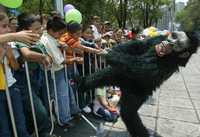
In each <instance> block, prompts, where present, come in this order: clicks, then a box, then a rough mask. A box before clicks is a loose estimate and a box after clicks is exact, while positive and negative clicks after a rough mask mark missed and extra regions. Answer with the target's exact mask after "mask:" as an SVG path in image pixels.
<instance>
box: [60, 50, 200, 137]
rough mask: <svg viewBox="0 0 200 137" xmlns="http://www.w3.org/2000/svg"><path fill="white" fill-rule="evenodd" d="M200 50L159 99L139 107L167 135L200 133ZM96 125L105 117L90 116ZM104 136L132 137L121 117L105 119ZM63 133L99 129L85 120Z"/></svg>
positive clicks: (85, 136)
mask: <svg viewBox="0 0 200 137" xmlns="http://www.w3.org/2000/svg"><path fill="white" fill-rule="evenodd" d="M199 81H200V52H199V53H198V54H196V55H194V56H193V57H192V59H191V60H190V62H189V63H188V65H187V67H186V68H181V69H180V72H177V73H176V74H174V75H173V76H172V77H171V78H170V79H169V80H168V81H166V82H165V83H164V84H163V85H162V86H161V87H160V89H158V90H157V91H156V92H155V94H154V97H153V98H154V99H155V101H154V102H153V105H152V103H151V104H145V105H143V107H142V108H141V109H140V110H139V113H140V115H141V117H142V120H143V122H144V124H145V125H146V126H147V127H148V128H151V129H153V130H155V131H157V132H158V133H159V134H160V135H162V136H163V137H200V84H199ZM90 120H92V121H93V123H95V124H96V125H98V124H99V123H100V122H101V121H99V120H95V119H93V118H90ZM104 128H105V131H104V133H103V134H102V135H101V136H102V137H128V133H127V132H126V128H125V126H124V124H123V122H122V121H121V119H119V121H118V122H117V123H114V124H113V123H104ZM57 133H58V134H59V135H61V136H62V137H95V135H96V134H95V132H94V131H93V130H92V129H91V128H90V127H89V126H88V124H86V123H85V122H84V121H83V120H81V122H80V123H79V124H77V125H76V127H74V128H72V129H70V130H69V131H66V132H64V131H63V130H62V129H57Z"/></svg>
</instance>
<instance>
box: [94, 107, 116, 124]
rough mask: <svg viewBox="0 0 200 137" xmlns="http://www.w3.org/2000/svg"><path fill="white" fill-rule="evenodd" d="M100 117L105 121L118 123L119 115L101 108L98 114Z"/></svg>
mask: <svg viewBox="0 0 200 137" xmlns="http://www.w3.org/2000/svg"><path fill="white" fill-rule="evenodd" d="M96 113H97V114H98V115H99V116H100V117H102V118H103V119H104V120H106V121H109V122H115V121H117V118H118V114H116V113H114V112H110V111H109V110H107V109H104V108H99V109H98V110H97V112H96Z"/></svg>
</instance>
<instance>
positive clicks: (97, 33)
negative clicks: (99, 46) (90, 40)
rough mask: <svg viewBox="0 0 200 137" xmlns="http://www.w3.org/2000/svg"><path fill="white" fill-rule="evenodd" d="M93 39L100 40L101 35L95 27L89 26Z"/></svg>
mask: <svg viewBox="0 0 200 137" xmlns="http://www.w3.org/2000/svg"><path fill="white" fill-rule="evenodd" d="M91 27H92V31H93V36H94V39H99V38H101V34H100V33H99V32H98V30H97V27H96V26H95V25H91Z"/></svg>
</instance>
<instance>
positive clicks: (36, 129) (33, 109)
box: [24, 61, 39, 137]
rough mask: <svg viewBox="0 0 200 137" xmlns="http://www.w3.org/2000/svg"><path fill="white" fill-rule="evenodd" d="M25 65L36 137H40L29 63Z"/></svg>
mask: <svg viewBox="0 0 200 137" xmlns="http://www.w3.org/2000/svg"><path fill="white" fill-rule="evenodd" d="M24 64H25V70H26V78H27V84H28V91H29V97H30V102H31V110H32V115H33V122H34V128H35V134H36V137H39V134H38V127H37V121H36V115H35V108H34V103H33V95H32V89H31V82H30V76H29V70H28V63H27V61H25V63H24Z"/></svg>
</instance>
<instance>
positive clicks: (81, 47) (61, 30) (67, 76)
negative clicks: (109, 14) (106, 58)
mask: <svg viewBox="0 0 200 137" xmlns="http://www.w3.org/2000/svg"><path fill="white" fill-rule="evenodd" d="M44 17H45V18H44V19H45V20H44V21H43V24H42V23H41V17H40V16H38V15H33V14H27V13H22V14H21V15H19V16H18V17H10V18H8V16H7V15H6V13H4V12H0V37H3V38H4V37H5V39H4V41H3V40H0V44H1V46H0V60H1V63H0V114H1V120H0V136H1V137H11V136H13V135H12V134H13V133H12V128H11V124H10V118H9V111H8V107H7V101H6V100H7V99H6V94H5V90H6V86H5V85H7V86H8V88H9V91H10V95H11V101H12V107H13V110H14V117H15V122H16V125H17V132H18V135H19V137H29V136H30V135H31V134H33V133H34V130H33V129H34V128H33V127H34V126H33V125H34V122H33V118H32V109H31V102H30V97H29V91H30V90H31V93H32V99H33V106H34V110H35V115H36V121H37V127H38V132H39V136H40V137H53V136H55V135H50V134H49V133H50V130H51V121H50V120H49V111H51V110H52V109H50V108H49V101H48V97H47V87H46V83H47V82H48V83H49V87H50V88H49V89H50V97H51V98H52V99H54V100H56V102H54V104H53V105H54V108H53V110H54V111H55V115H56V117H57V122H58V125H59V126H61V127H64V128H66V127H67V128H69V127H71V126H74V123H73V122H72V120H73V119H75V118H79V114H80V113H81V110H82V109H83V108H84V106H86V105H87V104H88V103H92V104H93V107H92V108H91V109H92V110H93V112H94V114H95V115H96V116H98V117H100V118H103V119H104V120H106V121H110V122H114V121H116V120H117V118H118V116H119V109H118V106H117V103H118V101H119V97H120V90H119V89H117V91H116V87H114V88H113V87H101V88H98V89H94V94H93V95H94V97H93V99H94V100H93V101H92V102H91V101H85V102H84V101H83V100H85V97H83V96H84V95H81V94H82V93H78V91H77V88H76V83H74V78H75V77H76V76H77V75H83V74H84V75H88V74H89V73H91V72H92V71H95V69H97V68H100V67H99V66H100V64H101V62H97V65H96V64H95V63H94V62H95V61H94V54H96V55H100V54H102V53H104V52H105V51H104V49H105V48H112V47H113V46H115V45H117V44H120V43H123V42H126V41H127V40H128V34H125V32H124V31H123V30H122V29H113V28H112V26H111V23H110V22H109V21H105V22H104V23H101V20H100V18H99V17H98V16H94V17H92V19H91V24H90V23H88V25H84V27H82V26H81V25H80V24H78V23H76V22H73V21H71V22H69V23H67V24H66V23H65V22H64V20H63V19H62V18H61V17H60V16H59V15H51V16H49V17H48V19H47V17H46V16H44ZM10 32H12V33H15V35H14V36H15V37H14V38H10V39H9V40H6V38H7V37H6V36H4V35H7V34H8V35H11V34H12V33H10ZM30 32H31V33H30ZM29 33H30V34H29ZM32 33H35V34H37V35H39V40H38V41H37V42H35V36H34V34H32ZM12 37H13V36H12ZM29 38H32V39H29ZM37 38H38V37H37ZM24 39H25V40H24ZM16 41H18V42H16ZM8 42H10V43H8ZM8 45H10V46H8ZM97 59H99V58H97ZM6 61H7V62H6ZM4 64H5V66H4ZM27 64H28V65H27ZM90 65H92V67H91V68H90ZM95 65H96V66H97V68H96V67H94V66H95ZM83 66H84V69H82V68H83ZM104 67H106V65H105V66H104ZM27 70H28V73H27ZM44 70H47V73H48V81H46V79H45V74H44ZM4 73H5V74H6V75H4ZM27 75H29V77H30V83H28V81H29V77H28V76H27ZM6 82H7V83H6ZM30 88H31V89H30ZM108 91H109V92H108ZM76 94H77V96H76ZM108 94H109V96H108ZM86 96H88V95H86ZM78 99H79V101H77V100H78ZM77 102H78V103H77ZM82 102H84V103H82Z"/></svg>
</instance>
